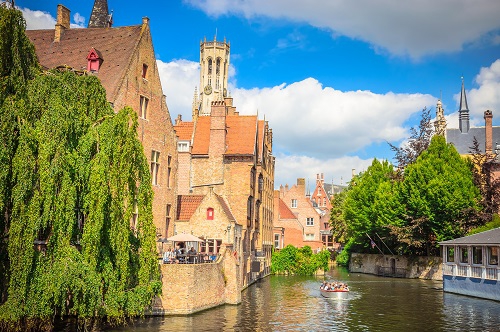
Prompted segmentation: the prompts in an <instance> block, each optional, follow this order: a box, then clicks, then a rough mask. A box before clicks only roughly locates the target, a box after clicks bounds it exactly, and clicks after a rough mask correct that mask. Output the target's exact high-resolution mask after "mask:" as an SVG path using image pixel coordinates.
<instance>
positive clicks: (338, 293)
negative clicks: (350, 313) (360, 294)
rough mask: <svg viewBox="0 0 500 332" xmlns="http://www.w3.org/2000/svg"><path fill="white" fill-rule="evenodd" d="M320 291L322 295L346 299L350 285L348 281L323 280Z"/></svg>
mask: <svg viewBox="0 0 500 332" xmlns="http://www.w3.org/2000/svg"><path fill="white" fill-rule="evenodd" d="M319 291H320V293H321V295H322V296H324V297H328V298H335V299H345V298H347V297H348V295H349V286H347V284H346V283H343V282H339V281H334V282H325V281H324V282H323V283H322V284H321V286H319Z"/></svg>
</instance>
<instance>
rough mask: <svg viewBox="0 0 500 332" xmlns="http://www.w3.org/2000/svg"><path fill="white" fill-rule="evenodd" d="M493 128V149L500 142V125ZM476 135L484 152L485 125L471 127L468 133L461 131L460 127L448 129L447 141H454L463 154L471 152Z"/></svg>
mask: <svg viewBox="0 0 500 332" xmlns="http://www.w3.org/2000/svg"><path fill="white" fill-rule="evenodd" d="M492 130H493V139H492V142H493V150H495V146H496V145H497V144H500V127H498V126H495V127H493V128H492ZM474 136H475V137H476V139H477V141H478V143H479V148H480V149H481V151H482V152H484V150H485V140H486V138H485V128H484V127H473V128H470V129H469V131H468V132H467V133H461V132H460V129H453V128H450V129H446V141H447V142H448V143H452V144H453V145H454V146H455V148H456V149H457V151H458V153H459V154H461V155H465V154H469V153H470V150H471V149H470V147H471V146H472V145H473V144H472V142H473V140H474Z"/></svg>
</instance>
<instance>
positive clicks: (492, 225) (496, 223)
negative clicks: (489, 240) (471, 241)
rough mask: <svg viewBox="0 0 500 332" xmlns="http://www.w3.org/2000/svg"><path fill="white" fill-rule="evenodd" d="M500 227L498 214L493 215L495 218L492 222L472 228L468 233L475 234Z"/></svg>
mask: <svg viewBox="0 0 500 332" xmlns="http://www.w3.org/2000/svg"><path fill="white" fill-rule="evenodd" d="M499 227H500V216H499V215H498V214H494V215H493V219H492V220H491V221H490V222H487V223H486V225H483V226H480V227H477V228H474V229H472V230H470V231H469V232H468V233H467V235H473V234H477V233H481V232H486V231H489V230H491V229H495V228H499Z"/></svg>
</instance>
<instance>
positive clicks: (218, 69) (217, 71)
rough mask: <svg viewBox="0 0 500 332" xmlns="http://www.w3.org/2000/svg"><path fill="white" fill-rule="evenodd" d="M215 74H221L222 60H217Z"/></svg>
mask: <svg viewBox="0 0 500 332" xmlns="http://www.w3.org/2000/svg"><path fill="white" fill-rule="evenodd" d="M215 73H216V74H217V75H219V74H220V58H217V62H216V67H215Z"/></svg>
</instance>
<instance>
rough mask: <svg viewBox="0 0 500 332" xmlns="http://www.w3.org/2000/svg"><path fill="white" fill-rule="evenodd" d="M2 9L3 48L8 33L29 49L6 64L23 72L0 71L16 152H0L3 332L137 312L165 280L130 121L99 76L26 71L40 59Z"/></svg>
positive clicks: (144, 169) (117, 318)
mask: <svg viewBox="0 0 500 332" xmlns="http://www.w3.org/2000/svg"><path fill="white" fill-rule="evenodd" d="M0 10H1V12H0V14H1V15H2V16H1V19H0V22H1V25H0V32H1V35H0V40H1V41H2V42H1V47H2V49H0V51H4V50H5V49H8V47H9V45H8V44H6V43H4V41H5V39H4V37H5V34H8V33H13V34H14V35H18V36H19V37H18V38H20V39H23V38H24V39H23V40H24V41H23V43H19V42H18V44H20V45H22V46H23V47H24V48H23V52H27V53H22V52H18V53H16V54H13V55H12V61H11V62H10V63H11V64H12V65H13V66H14V67H16V66H20V67H21V68H17V67H16V68H17V69H16V68H14V69H12V70H11V71H10V72H6V74H5V72H4V71H2V75H3V76H2V92H1V93H2V95H1V97H0V98H2V99H0V102H1V104H0V105H1V108H2V111H1V115H2V136H3V137H9V136H10V139H11V140H12V143H11V144H10V143H9V144H10V145H9V146H7V147H6V145H5V144H4V145H2V149H3V150H2V153H3V154H2V155H1V157H2V158H4V159H2V162H3V161H4V160H5V161H6V164H2V165H7V166H8V167H7V168H8V170H7V171H6V170H5V169H4V166H2V178H1V180H2V181H3V182H5V183H7V184H8V187H7V188H8V190H4V191H2V195H3V196H2V202H3V203H2V206H0V207H1V208H2V211H3V216H2V218H3V219H2V225H1V226H2V227H3V232H2V235H3V242H4V243H5V244H6V246H5V247H6V260H7V263H6V264H5V267H6V270H5V272H4V279H5V280H6V282H5V283H3V287H4V289H3V292H2V293H5V294H6V296H5V298H4V300H3V302H4V303H3V304H2V305H1V307H0V329H9V330H25V329H33V330H40V329H50V328H51V327H52V324H53V322H54V319H56V318H57V317H62V316H66V315H72V316H76V317H77V318H78V321H79V323H80V324H81V325H84V326H86V327H91V326H93V325H94V324H95V323H98V322H99V321H100V320H101V319H104V318H105V319H107V320H108V321H110V322H113V323H120V322H121V321H123V319H124V318H126V317H128V316H136V315H141V314H143V313H144V311H145V310H146V309H147V308H148V306H149V305H150V304H151V302H152V299H153V297H154V296H155V295H156V294H158V293H159V292H160V290H161V282H160V281H159V270H158V264H157V259H156V248H155V228H154V225H153V221H152V212H151V211H152V206H151V204H152V197H153V194H152V189H151V179H150V174H149V169H148V164H147V160H146V158H145V156H144V152H143V148H142V145H141V143H140V142H139V140H138V139H137V126H138V122H137V115H136V113H135V112H134V111H133V110H132V109H130V108H125V109H123V110H121V111H120V112H118V113H117V114H115V113H114V112H113V110H112V109H111V107H110V106H109V104H108V102H107V101H106V92H105V90H104V88H103V87H102V85H101V84H100V82H99V81H98V79H97V78H96V77H94V76H86V75H77V74H75V73H74V72H72V71H69V70H65V71H47V72H40V71H39V70H37V69H38V66H37V65H36V62H35V63H33V62H28V63H26V57H27V58H28V59H36V57H35V55H34V52H33V47H32V46H30V45H29V42H28V41H27V40H26V39H25V38H26V37H23V35H24V27H25V26H24V21H23V20H22V17H21V16H20V15H21V14H20V13H19V12H18V11H15V10H13V9H6V8H5V7H2V8H0ZM9 16H13V17H16V20H15V23H16V24H14V25H11V26H10V28H9V27H6V25H4V19H5V18H6V17H9ZM5 21H7V20H5ZM11 22H12V20H11ZM20 31H21V32H22V33H21V32H20ZM12 42H17V41H16V40H15V39H13V40H12ZM12 53H14V52H12ZM0 54H3V53H0ZM2 56H3V55H2ZM2 61H3V60H2ZM4 66H5V65H4V62H2V63H1V64H0V69H2V68H4ZM24 66H26V68H28V69H29V70H26V68H24ZM25 73H28V75H25ZM23 75H24V76H23ZM5 82H7V84H4V83H5ZM9 82H14V83H9ZM6 87H7V88H6ZM9 112H11V114H7V113H9ZM4 119H5V120H6V121H8V123H7V122H6V123H4V122H3V121H4ZM5 151H7V152H9V153H10V154H8V153H4V152H5ZM4 155H7V156H9V157H10V159H9V158H7V159H5V157H4ZM2 185H3V184H2ZM6 216H8V217H6ZM5 290H7V291H6V292H5Z"/></svg>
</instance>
